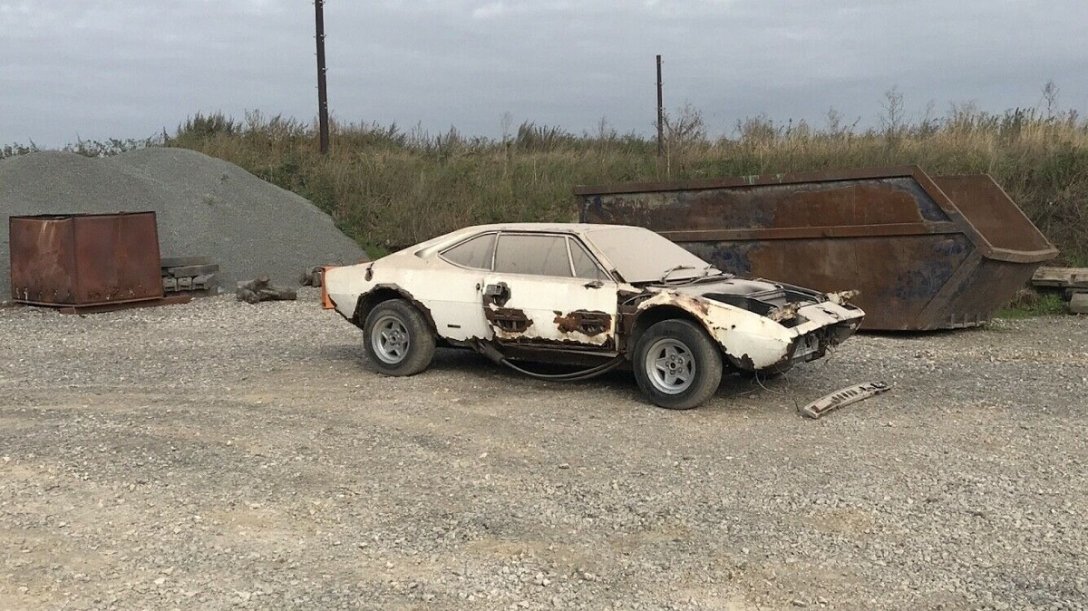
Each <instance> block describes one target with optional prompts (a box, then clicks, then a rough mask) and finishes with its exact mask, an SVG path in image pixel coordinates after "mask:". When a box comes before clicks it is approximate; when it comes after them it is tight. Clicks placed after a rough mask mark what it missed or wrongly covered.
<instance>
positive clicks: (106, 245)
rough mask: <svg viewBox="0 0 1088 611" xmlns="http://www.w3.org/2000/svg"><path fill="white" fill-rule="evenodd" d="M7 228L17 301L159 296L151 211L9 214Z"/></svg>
mask: <svg viewBox="0 0 1088 611" xmlns="http://www.w3.org/2000/svg"><path fill="white" fill-rule="evenodd" d="M8 234H9V238H10V239H9V248H10V250H11V259H10V260H11V295H12V299H14V300H15V301H17V302H19V303H25V304H31V305H45V306H77V307H79V306H104V305H112V304H124V303H132V302H138V301H146V300H151V299H161V298H162V296H163V292H162V277H161V270H160V269H159V235H158V228H157V226H156V223H155V213H154V212H121V213H116V214H58V215H40V216H13V217H11V218H10V220H9V221H8Z"/></svg>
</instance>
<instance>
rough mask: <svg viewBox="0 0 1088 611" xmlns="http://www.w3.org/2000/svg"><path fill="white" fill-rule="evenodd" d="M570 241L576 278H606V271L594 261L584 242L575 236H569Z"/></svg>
mask: <svg viewBox="0 0 1088 611" xmlns="http://www.w3.org/2000/svg"><path fill="white" fill-rule="evenodd" d="M568 242H569V243H570V260H571V262H572V263H574V277H575V278H589V279H591V280H606V279H607V278H608V277H607V276H605V274H604V272H602V271H601V268H600V267H597V264H596V263H595V262H594V261H593V257H591V256H590V254H589V252H588V251H587V250H586V247H585V246H582V243H581V242H579V241H578V240H575V239H574V238H568Z"/></svg>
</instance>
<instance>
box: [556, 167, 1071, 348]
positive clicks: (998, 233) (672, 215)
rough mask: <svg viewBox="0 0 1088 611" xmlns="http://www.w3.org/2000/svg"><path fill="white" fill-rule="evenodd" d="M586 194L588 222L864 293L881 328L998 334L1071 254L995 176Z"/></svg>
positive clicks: (877, 177)
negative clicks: (1018, 295) (1054, 262)
mask: <svg viewBox="0 0 1088 611" xmlns="http://www.w3.org/2000/svg"><path fill="white" fill-rule="evenodd" d="M575 194H576V195H577V196H579V197H580V198H581V220H582V221H583V222H587V223H615V224H625V225H639V226H643V227H647V228H649V229H652V230H654V231H657V232H659V233H661V234H663V235H664V236H666V237H668V238H669V239H671V240H673V241H675V242H677V243H679V244H681V245H682V246H684V247H685V248H687V249H688V250H690V251H691V252H693V253H695V254H696V255H698V256H700V257H702V258H703V259H706V260H707V261H709V262H711V263H713V264H715V265H716V266H717V267H719V268H720V269H722V270H724V271H728V272H731V273H734V274H738V275H744V276H760V277H765V278H771V279H774V280H778V281H782V282H787V283H791V284H797V285H801V286H807V287H812V288H816V289H819V290H823V291H841V290H848V289H857V290H860V291H861V294H860V296H859V297H858V298H857V299H856V302H857V303H858V305H859V306H861V307H862V308H863V309H864V310H865V312H866V317H865V322H864V328H867V329H885V330H926V329H944V328H955V327H962V326H972V325H977V324H981V323H984V322H986V321H988V320H990V318H991V317H992V316H993V313H994V312H995V311H996V310H997V309H998V308H1000V307H1001V306H1002V305H1004V304H1005V303H1006V302H1007V301H1008V300H1009V299H1010V298H1011V297H1012V296H1013V294H1014V293H1015V292H1016V289H1017V288H1018V287H1020V286H1021V285H1023V283H1024V282H1025V281H1027V279H1028V278H1030V277H1031V274H1032V273H1033V272H1034V270H1035V267H1037V265H1038V264H1039V263H1041V262H1043V261H1046V260H1048V259H1052V258H1053V257H1054V256H1056V255H1057V250H1055V249H1054V247H1053V246H1052V245H1051V244H1050V243H1049V242H1048V241H1047V240H1046V238H1045V237H1044V236H1043V235H1042V234H1041V233H1040V232H1039V230H1038V229H1037V228H1036V227H1035V226H1034V225H1032V224H1031V221H1029V220H1028V219H1027V217H1025V216H1024V214H1023V213H1022V212H1021V211H1020V209H1019V208H1018V207H1017V206H1016V204H1015V203H1013V201H1012V200H1011V199H1010V198H1009V197H1008V195H1007V194H1005V192H1004V191H1002V190H1001V188H1000V187H999V186H998V185H997V184H996V183H995V182H994V181H993V179H991V178H990V177H989V176H953V177H939V178H931V177H929V176H928V175H926V174H925V172H923V171H922V170H921V169H919V168H916V167H903V168H879V169H870V170H856V171H846V172H826V173H819V174H798V175H775V176H751V177H743V178H733V179H724V180H705V181H693V182H686V183H656V184H655V183H636V184H621V185H608V186H603V187H578V188H576V189H575Z"/></svg>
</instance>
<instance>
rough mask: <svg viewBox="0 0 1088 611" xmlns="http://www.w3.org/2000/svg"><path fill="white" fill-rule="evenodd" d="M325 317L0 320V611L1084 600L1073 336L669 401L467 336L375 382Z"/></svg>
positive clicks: (223, 304)
mask: <svg viewBox="0 0 1088 611" xmlns="http://www.w3.org/2000/svg"><path fill="white" fill-rule="evenodd" d="M316 299H317V294H316V291H314V290H313V289H303V290H302V291H301V293H300V300H299V301H297V302H275V303H266V304H260V305H257V306H250V305H247V304H245V303H238V302H235V301H233V300H232V299H231V298H229V297H228V296H220V297H214V298H210V299H202V300H197V301H194V302H193V303H190V304H186V305H180V306H170V307H163V308H151V309H146V310H131V311H125V312H112V313H108V314H102V315H94V316H86V317H78V316H63V315H60V314H57V313H55V312H52V311H49V310H43V309H34V308H8V309H0V423H2V426H0V533H2V537H0V549H2V550H3V558H4V560H3V561H2V563H0V608H4V609H31V608H71V609H85V608H94V609H106V608H119V609H129V608H155V609H158V608H163V609H168V608H182V609H188V608H228V607H230V608H234V607H237V608H247V609H269V608H273V609H278V608H300V609H311V608H320V609H337V608H344V609H358V608H374V609H388V608H413V609H462V608H469V609H523V608H528V609H542V608H547V609H560V608H575V609H593V610H597V609H609V608H616V609H737V610H746V609H784V608H785V609H792V608H810V609H859V610H860V609H866V610H867V609H942V608H943V609H1082V608H1085V607H1086V606H1088V553H1086V550H1088V529H1086V528H1085V527H1084V525H1085V523H1086V522H1088V445H1086V444H1085V440H1086V439H1088V402H1086V399H1085V397H1086V396H1088V394H1086V392H1088V319H1085V318H1076V317H1065V318H1056V319H1039V320H1030V321H1018V322H1000V323H997V324H995V325H993V327H991V328H990V329H986V330H975V331H966V332H960V333H939V334H929V335H926V336H906V335H898V336H873V335H868V336H862V337H858V338H855V339H851V340H850V341H849V342H847V343H846V344H845V345H843V346H842V348H841V349H840V350H839V351H838V352H836V353H835V354H834V355H833V357H832V358H830V359H828V360H826V361H822V362H820V363H814V364H810V365H806V366H801V367H798V368H796V369H794V370H793V371H791V372H790V374H789V376H788V377H785V378H780V379H776V380H772V381H767V382H765V383H764V384H765V385H766V389H764V388H761V387H760V386H759V385H757V384H756V383H754V382H753V381H752V380H750V379H749V378H742V377H740V376H730V377H727V378H726V379H725V381H724V383H723V384H722V387H721V390H720V392H719V394H718V396H717V397H716V398H714V399H712V400H711V401H710V402H709V403H708V404H707V405H705V406H703V407H701V408H699V409H696V410H693V411H690V412H679V413H678V412H670V411H667V410H662V409H658V408H655V407H652V406H650V405H648V404H647V403H646V402H645V401H644V400H643V399H642V397H641V395H640V393H639V392H638V389H637V387H636V385H635V383H634V381H633V380H632V378H631V375H630V373H624V372H614V373H613V374H611V375H609V376H607V377H605V378H602V379H597V380H592V381H588V382H584V383H576V384H560V383H551V382H540V381H536V380H531V379H527V378H524V377H519V376H517V375H516V374H514V373H512V372H510V371H508V370H505V369H502V368H500V367H498V366H495V365H492V364H490V363H489V362H488V361H487V360H486V359H484V358H482V357H479V356H476V355H473V354H470V353H464V352H455V351H451V350H439V352H438V354H437V355H436V360H435V363H434V365H433V366H432V368H431V369H429V370H428V371H426V372H424V373H422V374H421V375H419V376H414V377H411V378H385V377H381V376H378V375H375V374H373V373H370V372H369V371H368V370H367V369H366V368H365V365H364V363H363V361H362V358H363V357H362V355H363V350H362V346H361V345H360V344H361V342H360V335H361V334H360V332H359V331H358V330H357V329H354V328H353V327H351V326H350V325H349V324H348V323H346V322H345V321H343V320H342V319H341V318H340V317H339V316H336V315H335V314H333V313H330V312H323V311H321V310H320V308H319V306H318V304H317V301H316ZM27 338H33V341H27ZM867 380H886V381H888V382H890V383H892V384H893V385H894V388H893V390H892V391H891V392H889V393H887V394H884V395H881V396H879V397H875V398H872V399H869V400H867V401H864V402H862V403H858V404H855V405H852V406H849V407H846V408H843V409H842V410H841V411H838V412H832V413H831V414H829V415H827V416H825V417H824V419H822V420H819V421H811V420H805V419H803V418H801V417H800V416H798V415H797V413H796V408H797V407H796V406H797V405H798V404H801V405H803V404H804V403H805V402H806V401H808V400H811V399H814V398H816V397H819V396H821V395H823V394H825V393H827V392H830V391H833V390H836V389H838V388H841V387H843V386H846V385H847V384H852V383H857V382H862V381H867Z"/></svg>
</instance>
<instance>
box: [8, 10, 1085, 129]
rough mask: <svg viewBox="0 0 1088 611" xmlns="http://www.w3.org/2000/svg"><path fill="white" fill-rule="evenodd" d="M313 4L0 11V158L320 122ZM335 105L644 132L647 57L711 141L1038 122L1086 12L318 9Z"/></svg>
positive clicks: (1065, 82)
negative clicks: (939, 114)
mask: <svg viewBox="0 0 1088 611" xmlns="http://www.w3.org/2000/svg"><path fill="white" fill-rule="evenodd" d="M312 11H313V9H312V4H311V3H310V2H307V1H305V0H245V1H242V0H232V1H230V2H225V1H221V0H216V1H203V0H189V1H169V0H144V1H143V2H139V3H134V2H121V1H119V0H87V1H80V2H73V1H71V0H40V1H38V2H28V1H21V2H11V1H8V2H5V1H3V0H0V57H2V58H3V60H0V61H2V63H0V111H2V112H0V143H4V142H11V141H22V142H26V141H27V140H29V139H34V140H35V141H37V142H39V143H40V144H45V145H58V144H63V143H65V142H68V141H71V140H73V139H74V138H75V137H76V135H77V134H78V135H80V136H82V137H84V138H106V137H145V136H148V135H151V134H154V133H156V132H157V131H158V130H160V129H162V128H163V127H166V128H167V129H172V128H173V126H174V125H176V124H177V123H178V122H179V121H181V120H183V119H184V118H185V117H186V116H187V115H189V114H191V113H193V112H196V111H205V112H207V111H216V110H222V111H224V112H227V113H230V114H234V115H236V116H240V115H241V114H242V113H243V112H244V111H245V110H246V109H259V110H261V111H263V112H264V113H265V114H286V115H291V116H295V117H298V118H300V119H303V120H310V119H311V118H312V117H313V115H314V108H315V106H316V103H315V98H316V92H315V90H314V84H313V82H314V57H313V12H312ZM326 19H327V31H328V56H329V68H330V71H329V84H330V102H331V106H332V109H333V112H334V114H335V116H336V117H337V118H338V119H340V120H343V121H353V122H354V121H378V122H381V123H389V122H392V121H396V122H397V123H398V124H400V125H403V126H412V125H415V124H417V123H419V124H420V125H422V126H423V127H424V128H426V129H428V130H431V131H444V130H445V129H447V128H448V127H449V126H450V125H455V126H457V127H458V128H459V129H461V130H462V131H463V132H466V133H470V134H481V135H489V136H495V135H498V133H499V131H500V129H501V127H500V126H501V122H502V117H503V115H504V114H505V113H507V112H509V113H511V114H512V115H513V117H514V118H515V121H521V120H533V121H537V122H543V123H548V124H555V125H560V126H563V127H566V128H568V129H570V130H572V131H580V130H583V129H593V128H594V126H595V125H596V123H597V121H598V120H599V119H600V118H601V117H602V116H604V117H607V118H608V120H609V122H610V123H611V124H612V125H613V126H615V127H616V128H617V129H620V130H621V131H627V130H636V131H640V132H643V133H648V132H649V131H650V125H651V122H652V121H653V114H654V112H653V105H654V91H653V56H654V54H655V53H662V54H663V55H664V56H665V82H666V100H667V103H668V105H669V106H670V107H677V106H679V105H680V104H682V103H684V102H690V103H691V104H692V105H694V106H695V107H697V108H700V109H702V110H703V111H704V113H705V115H706V117H707V119H708V120H709V121H710V123H711V128H712V130H714V131H717V132H729V131H730V129H731V128H732V125H733V124H734V123H735V121H736V120H737V119H739V118H742V117H744V116H749V115H756V114H760V113H765V114H767V115H768V116H770V117H772V118H776V119H781V120H785V119H787V118H791V117H792V118H793V119H795V120H796V119H801V118H805V119H807V120H809V121H814V122H816V123H820V122H821V121H822V117H823V116H824V115H825V113H826V111H827V109H828V108H829V107H831V106H834V107H836V108H837V109H839V110H840V111H841V112H842V113H843V114H844V115H845V116H846V117H849V118H853V117H861V118H862V122H863V124H873V123H875V122H876V120H877V116H878V114H879V112H880V101H881V98H882V94H883V92H884V91H885V90H887V89H889V88H890V87H892V86H895V85H897V86H898V87H899V89H900V91H901V92H902V93H903V94H904V96H905V98H906V100H907V103H908V110H910V111H911V112H914V113H916V114H917V113H921V112H922V109H923V108H924V107H925V105H926V104H927V103H928V102H930V101H931V100H932V101H934V102H935V103H936V105H937V107H938V109H939V110H943V109H944V108H946V106H947V104H948V103H950V102H960V101H965V100H976V101H977V102H978V103H979V105H980V106H981V107H983V108H986V109H990V110H1004V109H1005V108H1009V107H1014V106H1029V105H1033V104H1036V103H1037V102H1038V101H1039V98H1040V90H1041V87H1042V85H1043V84H1044V83H1045V82H1046V80H1047V79H1050V78H1053V79H1055V80H1056V82H1057V83H1058V85H1059V86H1060V87H1061V89H1062V94H1061V99H1060V102H1061V103H1062V105H1063V106H1065V107H1077V108H1080V109H1082V110H1083V109H1086V107H1088V60H1085V58H1084V53H1083V39H1082V34H1081V29H1082V27H1083V24H1084V23H1088V3H1084V2H1083V1H1082V0H1055V1H1052V2H1045V3H1044V2H1032V1H1026V0H1025V1H1013V0H1004V1H1002V0H997V1H995V0H987V1H984V0H961V1H960V2H955V3H950V2H946V1H936V0H915V1H912V2H899V1H892V0H871V1H860V0H856V1H831V0H811V1H807V2H802V1H796V0H764V1H758V0H645V1H620V0H582V1H581V2H575V1H567V0H537V1H530V0H478V1H469V0H445V1H440V0H413V1H409V0H384V1H376V2H357V1H348V0H327V2H326Z"/></svg>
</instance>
